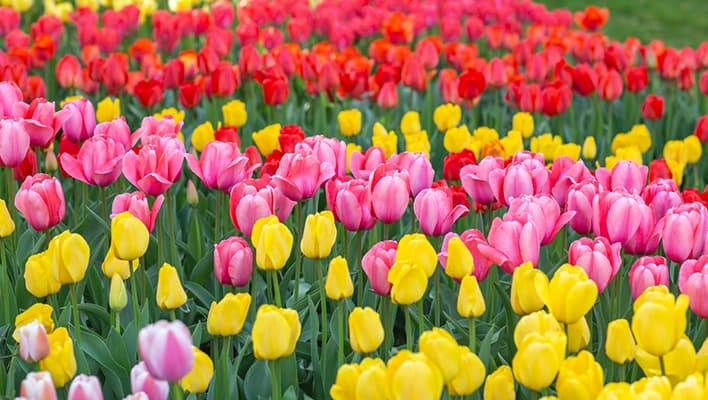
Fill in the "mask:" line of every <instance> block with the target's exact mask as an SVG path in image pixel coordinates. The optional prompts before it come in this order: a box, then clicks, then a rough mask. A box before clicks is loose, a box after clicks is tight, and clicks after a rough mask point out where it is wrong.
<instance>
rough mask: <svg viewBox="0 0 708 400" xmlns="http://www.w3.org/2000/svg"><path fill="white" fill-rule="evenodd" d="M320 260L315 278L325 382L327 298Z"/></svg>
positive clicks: (324, 378)
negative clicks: (317, 284) (318, 291)
mask: <svg viewBox="0 0 708 400" xmlns="http://www.w3.org/2000/svg"><path fill="white" fill-rule="evenodd" d="M323 269H324V267H323V266H322V259H321V258H318V259H317V278H318V282H319V285H320V308H321V312H322V377H323V380H324V382H327V379H326V374H327V369H326V368H327V298H326V297H325V287H324V282H325V281H324V278H323V271H322V270H323Z"/></svg>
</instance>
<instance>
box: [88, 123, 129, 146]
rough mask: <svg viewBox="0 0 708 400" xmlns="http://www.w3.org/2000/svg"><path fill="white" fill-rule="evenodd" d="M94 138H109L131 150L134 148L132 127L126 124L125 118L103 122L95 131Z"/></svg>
mask: <svg viewBox="0 0 708 400" xmlns="http://www.w3.org/2000/svg"><path fill="white" fill-rule="evenodd" d="M93 134H94V136H108V137H110V138H112V139H113V140H115V141H116V142H118V143H120V144H122V145H123V147H125V149H126V150H127V149H129V148H130V147H131V146H132V140H131V138H130V127H129V126H128V124H127V123H126V122H125V117H120V118H116V119H114V120H113V121H110V122H101V123H100V124H98V125H96V129H94V131H93Z"/></svg>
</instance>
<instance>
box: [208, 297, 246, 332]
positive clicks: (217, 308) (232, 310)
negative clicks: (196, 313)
mask: <svg viewBox="0 0 708 400" xmlns="http://www.w3.org/2000/svg"><path fill="white" fill-rule="evenodd" d="M250 306H251V295H250V294H248V293H238V294H234V293H227V294H226V295H225V296H224V298H223V299H221V301H220V302H218V303H217V302H215V301H212V302H211V307H209V315H208V316H207V331H208V332H209V334H210V335H212V336H233V335H238V334H239V333H240V332H241V330H242V329H243V324H244V322H246V317H247V316H248V310H249V307H250Z"/></svg>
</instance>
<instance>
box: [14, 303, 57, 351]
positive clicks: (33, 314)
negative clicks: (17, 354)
mask: <svg viewBox="0 0 708 400" xmlns="http://www.w3.org/2000/svg"><path fill="white" fill-rule="evenodd" d="M53 312H54V309H53V308H52V306H50V305H48V304H44V303H36V304H33V305H32V306H31V307H30V308H28V309H27V310H25V311H24V312H22V313H20V314H18V315H17V316H16V317H15V331H14V332H13V333H12V338H13V339H15V341H16V342H18V343H19V342H20V328H21V327H23V326H25V325H27V324H29V323H31V322H32V321H35V320H36V321H39V323H40V324H42V325H43V326H44V330H45V331H46V332H47V333H51V332H52V331H53V330H54V320H52V313H53Z"/></svg>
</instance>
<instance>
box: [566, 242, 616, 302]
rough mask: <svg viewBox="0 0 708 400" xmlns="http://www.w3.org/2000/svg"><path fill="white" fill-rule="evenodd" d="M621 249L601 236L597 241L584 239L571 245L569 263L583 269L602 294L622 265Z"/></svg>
mask: <svg viewBox="0 0 708 400" xmlns="http://www.w3.org/2000/svg"><path fill="white" fill-rule="evenodd" d="M621 247H622V246H621V245H620V244H619V243H614V244H610V241H609V240H607V239H606V238H604V237H601V236H600V237H597V238H595V240H592V239H590V238H586V237H583V238H580V239H578V240H576V241H574V242H573V243H571V244H570V248H569V249H568V263H569V264H571V265H577V266H579V267H581V268H583V269H584V270H585V273H587V274H588V276H589V277H590V279H592V280H593V282H595V285H597V289H598V292H599V293H602V292H603V291H604V290H605V288H606V287H607V284H608V283H609V282H610V281H611V280H612V279H613V278H614V277H615V275H617V272H618V271H619V269H620V267H621V265H622V257H621V255H620V251H621Z"/></svg>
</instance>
